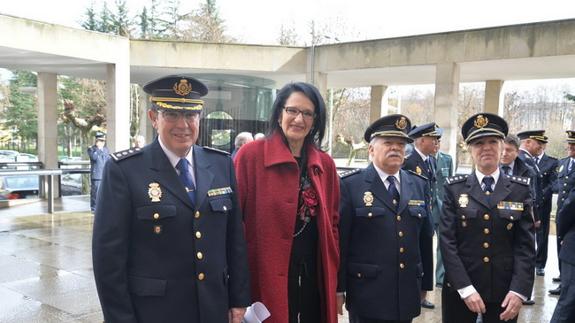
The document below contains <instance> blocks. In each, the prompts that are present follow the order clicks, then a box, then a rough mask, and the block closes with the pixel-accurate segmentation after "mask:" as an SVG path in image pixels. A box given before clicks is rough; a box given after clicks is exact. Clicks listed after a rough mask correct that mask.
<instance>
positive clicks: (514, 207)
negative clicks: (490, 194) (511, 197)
mask: <svg viewBox="0 0 575 323" xmlns="http://www.w3.org/2000/svg"><path fill="white" fill-rule="evenodd" d="M497 208H498V209H500V210H511V211H523V203H521V202H508V201H501V202H499V203H497Z"/></svg>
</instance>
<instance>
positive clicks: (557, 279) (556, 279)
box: [553, 276, 561, 283]
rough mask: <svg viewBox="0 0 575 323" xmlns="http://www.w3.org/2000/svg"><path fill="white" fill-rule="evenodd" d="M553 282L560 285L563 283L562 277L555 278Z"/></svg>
mask: <svg viewBox="0 0 575 323" xmlns="http://www.w3.org/2000/svg"><path fill="white" fill-rule="evenodd" d="M553 282H554V283H559V282H561V276H559V277H553Z"/></svg>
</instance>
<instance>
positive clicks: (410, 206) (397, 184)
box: [338, 114, 433, 323]
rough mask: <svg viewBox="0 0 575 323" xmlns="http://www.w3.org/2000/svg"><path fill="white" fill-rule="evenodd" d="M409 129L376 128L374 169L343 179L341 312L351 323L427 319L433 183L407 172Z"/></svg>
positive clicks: (401, 120) (397, 119)
mask: <svg viewBox="0 0 575 323" xmlns="http://www.w3.org/2000/svg"><path fill="white" fill-rule="evenodd" d="M410 123H411V122H410V121H409V119H408V118H407V117H406V116H403V115H401V114H393V115H388V116H385V117H383V118H380V119H378V120H376V121H375V122H374V123H372V124H371V125H370V126H369V127H368V128H367V130H366V131H365V134H364V139H365V141H366V142H369V148H368V149H369V156H370V157H371V160H372V163H370V164H369V166H368V167H367V168H365V169H357V170H354V171H351V172H349V173H347V174H342V179H341V208H340V215H341V221H340V250H341V264H340V267H339V268H340V269H339V280H338V292H340V293H341V294H340V295H339V296H338V298H339V302H338V304H339V306H341V304H343V303H344V301H345V303H346V307H347V309H348V311H349V321H350V322H351V323H388V322H396V323H397V322H402V323H404V322H411V320H412V319H413V318H414V317H416V316H419V314H420V313H421V282H422V278H423V277H424V273H423V265H422V259H421V258H422V256H421V251H420V246H421V244H422V240H423V241H425V242H427V237H428V234H427V233H426V232H429V231H431V232H433V228H432V227H431V222H430V221H428V218H429V217H430V216H431V214H430V210H429V204H428V198H427V196H428V190H429V189H428V187H427V185H428V183H427V180H426V179H425V178H424V177H422V176H421V175H418V174H416V173H414V172H411V171H406V170H402V169H401V166H402V164H403V159H404V154H405V145H406V143H407V142H411V141H413V139H411V138H409V137H408V135H407V133H408V130H409V129H410V127H409V126H410ZM344 292H345V297H344V295H343V293H344Z"/></svg>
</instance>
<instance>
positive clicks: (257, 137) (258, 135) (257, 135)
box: [254, 132, 266, 140]
mask: <svg viewBox="0 0 575 323" xmlns="http://www.w3.org/2000/svg"><path fill="white" fill-rule="evenodd" d="M265 137H266V135H264V134H263V133H261V132H258V133H256V134H255V135H254V140H260V139H264V138H265Z"/></svg>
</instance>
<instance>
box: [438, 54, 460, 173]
mask: <svg viewBox="0 0 575 323" xmlns="http://www.w3.org/2000/svg"><path fill="white" fill-rule="evenodd" d="M458 97H459V65H457V64H456V63H439V64H437V65H436V67H435V111H434V113H435V122H436V123H437V124H438V125H439V126H440V127H441V128H443V137H442V140H441V150H442V151H445V152H447V153H448V154H450V155H451V156H453V157H454V158H455V156H457V155H456V149H457V133H458V132H459V125H458V124H457V115H458V114H457V107H458ZM456 162H457V161H456Z"/></svg>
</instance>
